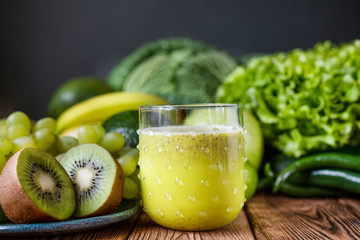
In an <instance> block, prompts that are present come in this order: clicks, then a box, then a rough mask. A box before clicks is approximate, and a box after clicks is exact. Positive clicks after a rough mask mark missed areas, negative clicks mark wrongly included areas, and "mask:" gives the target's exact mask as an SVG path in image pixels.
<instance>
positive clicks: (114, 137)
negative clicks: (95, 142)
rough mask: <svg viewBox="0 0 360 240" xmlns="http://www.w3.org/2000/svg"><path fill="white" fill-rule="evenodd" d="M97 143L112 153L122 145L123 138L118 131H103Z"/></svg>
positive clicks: (123, 142)
mask: <svg viewBox="0 0 360 240" xmlns="http://www.w3.org/2000/svg"><path fill="white" fill-rule="evenodd" d="M99 144H100V145H101V146H102V147H104V148H105V149H106V150H108V151H109V152H111V153H113V152H115V151H118V150H120V149H122V148H123V147H124V145H125V139H124V137H123V136H122V135H121V134H120V133H117V132H109V133H105V135H104V136H103V137H102V138H101V139H100V141H99Z"/></svg>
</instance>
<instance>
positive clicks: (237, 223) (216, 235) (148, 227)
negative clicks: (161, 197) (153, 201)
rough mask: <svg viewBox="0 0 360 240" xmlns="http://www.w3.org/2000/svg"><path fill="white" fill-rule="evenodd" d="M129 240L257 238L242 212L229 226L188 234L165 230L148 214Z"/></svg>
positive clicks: (247, 239)
mask: <svg viewBox="0 0 360 240" xmlns="http://www.w3.org/2000/svg"><path fill="white" fill-rule="evenodd" d="M129 239H132V240H133V239H137V240H140V239H189V240H195V239H196V240H200V239H203V240H207V239H216V240H220V239H226V240H231V239H239V240H241V239H244V240H245V239H246V240H251V239H255V238H254V235H253V233H252V231H251V228H250V226H249V222H248V220H247V217H246V215H245V211H241V212H240V214H239V215H238V217H237V218H236V219H235V220H234V221H233V222H232V223H231V224H229V225H228V226H225V227H223V228H221V229H217V230H213V231H206V232H186V231H177V230H172V229H168V228H164V227H161V226H159V225H157V224H156V223H154V222H153V221H152V220H151V219H150V218H149V217H148V215H147V214H145V213H143V214H142V215H141V216H140V218H139V221H138V223H137V225H136V227H135V228H134V229H133V231H132V233H131V234H130V236H129Z"/></svg>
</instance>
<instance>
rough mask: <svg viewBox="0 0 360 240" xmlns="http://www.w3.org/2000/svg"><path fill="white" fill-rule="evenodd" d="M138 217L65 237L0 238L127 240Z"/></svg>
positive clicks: (15, 239) (12, 239)
mask: <svg viewBox="0 0 360 240" xmlns="http://www.w3.org/2000/svg"><path fill="white" fill-rule="evenodd" d="M138 218H139V215H136V216H133V217H132V218H130V219H127V220H124V221H122V222H119V223H116V224H113V225H111V226H109V227H104V228H99V229H96V230H91V231H85V232H79V233H73V234H67V235H57V236H43V237H42V236H39V237H31V238H27V237H21V238H20V237H19V238H16V237H6V236H0V239H1V240H10V239H11V240H19V239H31V240H70V239H72V240H80V239H81V240H85V239H86V240H88V239H96V240H103V239H108V240H124V239H128V236H129V235H130V232H131V230H132V229H133V227H134V225H135V224H136V222H137V219H138Z"/></svg>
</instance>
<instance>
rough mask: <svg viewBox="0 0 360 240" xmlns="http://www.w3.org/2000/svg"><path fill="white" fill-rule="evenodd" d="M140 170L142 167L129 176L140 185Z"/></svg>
mask: <svg viewBox="0 0 360 240" xmlns="http://www.w3.org/2000/svg"><path fill="white" fill-rule="evenodd" d="M139 171H140V169H139V168H138V167H137V168H136V169H135V171H134V172H133V173H132V174H131V175H130V176H129V178H131V179H132V180H133V181H134V182H135V183H136V185H138V186H140V179H139V177H138V174H139Z"/></svg>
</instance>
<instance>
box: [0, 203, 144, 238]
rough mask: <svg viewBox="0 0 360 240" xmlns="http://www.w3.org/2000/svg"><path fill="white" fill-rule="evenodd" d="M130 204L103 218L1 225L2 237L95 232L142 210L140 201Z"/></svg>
mask: <svg viewBox="0 0 360 240" xmlns="http://www.w3.org/2000/svg"><path fill="white" fill-rule="evenodd" d="M129 202H133V205H131V206H130V207H129V208H127V209H125V210H121V211H116V210H115V211H116V212H114V213H110V214H107V215H102V216H96V217H88V218H80V219H70V220H65V221H59V222H49V223H26V224H14V223H5V224H0V235H8V236H24V235H26V236H30V235H35V234H36V235H57V234H66V233H76V232H82V231H88V230H94V229H97V228H101V227H105V226H108V225H111V224H114V223H117V222H120V221H123V220H125V219H128V218H131V217H133V216H135V215H136V214H138V213H139V212H140V211H141V210H142V207H141V204H140V200H138V199H136V200H129ZM104 220H106V221H104ZM78 224H84V225H85V226H83V227H79V226H78ZM58 228H61V230H59V229H58Z"/></svg>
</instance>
